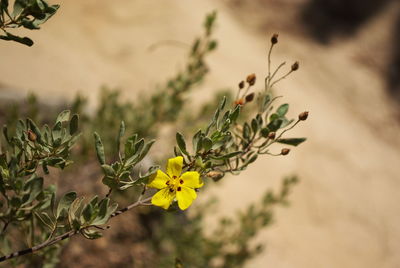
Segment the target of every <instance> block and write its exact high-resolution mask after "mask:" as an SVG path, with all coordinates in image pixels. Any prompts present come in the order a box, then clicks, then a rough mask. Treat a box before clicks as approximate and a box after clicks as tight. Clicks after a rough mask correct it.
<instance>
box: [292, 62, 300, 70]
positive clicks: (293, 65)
mask: <svg viewBox="0 0 400 268" xmlns="http://www.w3.org/2000/svg"><path fill="white" fill-rule="evenodd" d="M299 67H300V64H299V62H298V61H296V62H295V63H293V64H292V71H293V72H294V71H297V70H298V69H299Z"/></svg>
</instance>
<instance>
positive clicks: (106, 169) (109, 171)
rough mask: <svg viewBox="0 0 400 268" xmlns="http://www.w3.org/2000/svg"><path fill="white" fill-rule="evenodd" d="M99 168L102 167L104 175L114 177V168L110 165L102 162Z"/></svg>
mask: <svg viewBox="0 0 400 268" xmlns="http://www.w3.org/2000/svg"><path fill="white" fill-rule="evenodd" d="M101 168H102V169H103V172H104V175H106V176H107V177H110V178H113V177H115V170H114V169H113V168H112V167H111V166H110V165H106V164H104V165H101Z"/></svg>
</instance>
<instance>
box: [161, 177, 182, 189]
mask: <svg viewBox="0 0 400 268" xmlns="http://www.w3.org/2000/svg"><path fill="white" fill-rule="evenodd" d="M183 183H184V181H183V180H182V179H181V178H180V177H177V176H172V178H171V179H169V180H168V181H167V182H166V183H165V184H166V185H167V186H168V188H169V191H170V192H171V193H173V192H175V191H178V192H179V191H181V190H182V187H181V185H182V184H183Z"/></svg>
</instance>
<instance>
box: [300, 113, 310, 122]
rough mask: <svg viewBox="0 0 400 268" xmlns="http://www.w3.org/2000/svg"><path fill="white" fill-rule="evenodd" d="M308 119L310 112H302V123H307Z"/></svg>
mask: <svg viewBox="0 0 400 268" xmlns="http://www.w3.org/2000/svg"><path fill="white" fill-rule="evenodd" d="M307 117H308V112H302V113H301V114H299V120H301V121H305V120H306V119H307Z"/></svg>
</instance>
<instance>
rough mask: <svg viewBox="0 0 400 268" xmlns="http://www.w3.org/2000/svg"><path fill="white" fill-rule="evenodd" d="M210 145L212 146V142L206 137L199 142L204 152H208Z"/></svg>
mask: <svg viewBox="0 0 400 268" xmlns="http://www.w3.org/2000/svg"><path fill="white" fill-rule="evenodd" d="M212 145H213V142H212V140H211V139H210V138H208V137H204V138H203V139H202V140H201V147H202V148H203V150H204V151H205V152H207V151H209V150H210V149H211V147H212Z"/></svg>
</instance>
